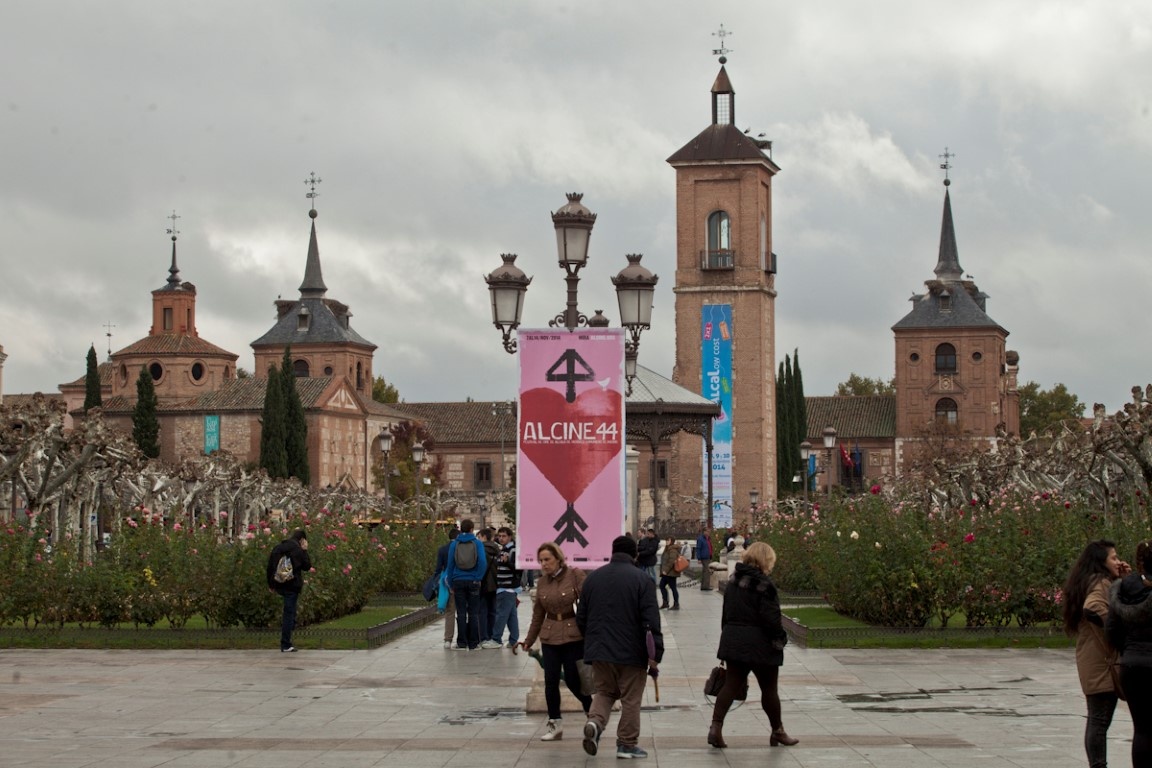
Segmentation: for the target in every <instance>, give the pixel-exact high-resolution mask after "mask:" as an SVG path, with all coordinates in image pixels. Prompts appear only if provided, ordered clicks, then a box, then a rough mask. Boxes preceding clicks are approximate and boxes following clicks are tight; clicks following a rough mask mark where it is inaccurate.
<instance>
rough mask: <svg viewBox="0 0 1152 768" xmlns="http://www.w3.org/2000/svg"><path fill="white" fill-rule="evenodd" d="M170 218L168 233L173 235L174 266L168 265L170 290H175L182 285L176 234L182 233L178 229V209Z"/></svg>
mask: <svg viewBox="0 0 1152 768" xmlns="http://www.w3.org/2000/svg"><path fill="white" fill-rule="evenodd" d="M168 218H169V219H171V220H172V227H171V228H170V229H169V230H168V234H169V235H171V236H172V266H170V267H168V290H170V291H174V290H176V289H178V288H179V287H180V268H179V267H177V266H176V236H177V235H179V234H180V230H178V229H176V220H177V219H178V218H180V217H179V216H177V215H176V211H172V215H171V216H169V217H168Z"/></svg>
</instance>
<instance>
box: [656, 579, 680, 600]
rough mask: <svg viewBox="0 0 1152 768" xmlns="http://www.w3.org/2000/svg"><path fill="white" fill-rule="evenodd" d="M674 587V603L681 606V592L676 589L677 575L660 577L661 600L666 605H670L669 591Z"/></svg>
mask: <svg viewBox="0 0 1152 768" xmlns="http://www.w3.org/2000/svg"><path fill="white" fill-rule="evenodd" d="M667 587H672V602H673V604H674V605H680V590H678V589H677V588H676V574H674V573H673V574H671V575H670V576H661V577H660V599H661V601H662V603H663V604H664V605H668V589H667Z"/></svg>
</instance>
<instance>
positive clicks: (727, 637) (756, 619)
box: [708, 541, 799, 749]
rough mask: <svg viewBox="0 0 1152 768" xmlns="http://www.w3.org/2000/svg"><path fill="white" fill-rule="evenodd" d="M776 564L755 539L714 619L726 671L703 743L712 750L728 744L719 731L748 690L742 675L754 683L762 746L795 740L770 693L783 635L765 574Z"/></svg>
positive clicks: (777, 602) (774, 692)
mask: <svg viewBox="0 0 1152 768" xmlns="http://www.w3.org/2000/svg"><path fill="white" fill-rule="evenodd" d="M775 566H776V552H775V551H774V550H773V549H772V547H770V546H768V545H767V544H765V543H764V542H762V541H757V542H755V543H754V544H752V545H751V546H749V547H748V549H747V550H745V552H744V556H743V557H742V558H741V561H740V562H739V563H737V564H736V572H735V573H733V574H732V577H731V579H729V581H728V586H727V588H725V590H724V612H723V614H722V615H721V619H720V648H719V650H717V651H716V657H717V658H719V659H720V660H721V661H723V662H724V663H725V664H726V665H727V668H728V671H727V673H726V674H725V676H724V687H723V688H722V689H721V690H720V693H719V694H717V696H716V706H715V707H714V708H713V709H712V727H710V728H709V729H708V743H709V744H710V745H711V746H713V747H716V748H718V749H723V748H724V747H726V746H728V744H727V743H725V741H724V734H723V732H722V729H723V727H724V717H725V715H727V714H728V709H729V707H731V706H732V701H733V700H734V699H735V698H736V696H737V695H738V694H739V693H740V692H741V691H746V690H747V689H748V674H749V673H752V674H754V675H756V682H757V683H758V684H759V685H760V705H761V706H762V707H763V708H764V714H766V715H768V722H769V723H770V724H771V725H772V735H771V736H770V737H769V740H768V744H769V745H770V746H773V747H774V746H776V745H777V744H782V745H784V746H785V747H791V746H793V745H794V744H798V743H799V740H798V739H794V738H792V737H791V736H789V735H788V734H787V733H785V731H784V723H783V721H782V720H781V717H780V694H779V692H778V691H777V689H776V686H777V682H778V680H779V676H780V666H781V665H782V664H783V663H784V646H785V644H786V643H787V642H788V635H787V633H786V632H785V631H784V627H783V626H782V625H781V623H780V597H779V595H778V594H777V592H776V585H775V584H773V583H772V579H770V578H769V577H768V574H770V573H771V572H772V569H773V568H774V567H775Z"/></svg>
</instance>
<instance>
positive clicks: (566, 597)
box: [522, 541, 592, 741]
mask: <svg viewBox="0 0 1152 768" xmlns="http://www.w3.org/2000/svg"><path fill="white" fill-rule="evenodd" d="M536 561H537V562H538V563H539V564H540V578H538V579H537V580H536V599H535V602H534V603H533V605H532V626H530V627H529V628H528V634H527V635H526V636H525V637H524V642H523V643H522V645H523V647H524V650H526V651H529V652H530V651H531V650H532V645H533V643H535V642H536V639H537V638H539V639H540V645H541V646H542V650H543V652H542V653H541V656H542V661H541V665H542V666H543V667H544V702H545V704H547V705H548V730H547V731H546V732H545V733H544V735H543V736H541V737H540V740H541V741H558V740H559V739H561V738H562V737H563V736H564V721H563V720H562V719H561V717H560V671H561V670H563V671H564V682H565V683H567V685H568V690H570V691H572V695H573V696H575V697H576V698H577V699H579V700H580V704H581V706H583V707H584V714H588V708H589V707H590V706H592V697H591V696H585V695H584V693H583V692H582V691H581V690H580V665H579V663H578V662H579V661H581V660H582V659H583V658H584V636H583V635H581V634H580V630H579V629H578V628H577V627H576V601H577V600H579V599H580V589H581V587H582V586H583V584H584V576H585V573H584V571H578V570H576V569H574V568H569V567H568V564H567V562H566V561H565V559H564V553H563V552H562V551H561V550H560V547H558V546H556V545H555V544H554V543H553V542H551V541H546V542H544V543H543V544H541V545H540V548H539V549H538V550H537V551H536Z"/></svg>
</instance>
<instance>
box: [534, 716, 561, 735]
mask: <svg viewBox="0 0 1152 768" xmlns="http://www.w3.org/2000/svg"><path fill="white" fill-rule="evenodd" d="M562 738H564V721H563V720H561V719H559V718H557V719H556V720H549V721H548V732H547V733H545V734H544V735H543V736H541V737H540V741H560V739H562Z"/></svg>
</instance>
